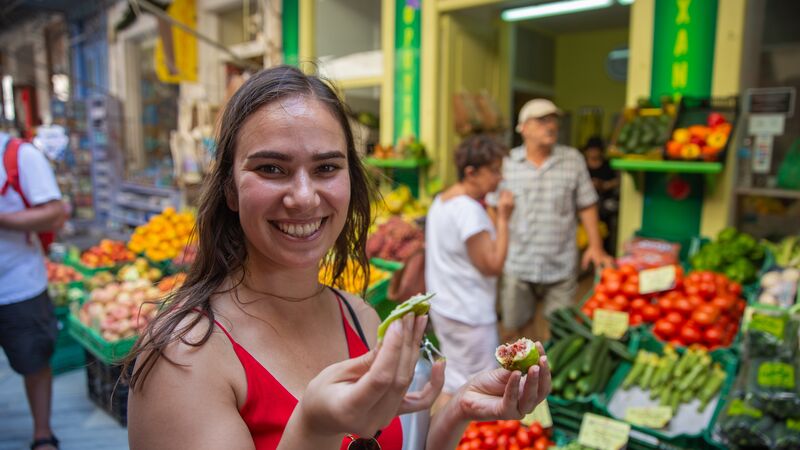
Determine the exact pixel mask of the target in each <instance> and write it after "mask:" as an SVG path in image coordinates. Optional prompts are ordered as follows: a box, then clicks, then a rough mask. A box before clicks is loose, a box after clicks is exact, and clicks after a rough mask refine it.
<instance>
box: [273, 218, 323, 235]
mask: <svg viewBox="0 0 800 450" xmlns="http://www.w3.org/2000/svg"><path fill="white" fill-rule="evenodd" d="M275 224H276V225H277V226H278V228H279V229H280V230H281V231H283V232H284V233H286V234H288V235H290V236H293V237H299V238H304V237H308V236H311V235H312V234H314V233H316V232H317V230H318V229H319V227H320V225H322V220H317V221H316V222H313V223H306V224H294V223H283V222H275Z"/></svg>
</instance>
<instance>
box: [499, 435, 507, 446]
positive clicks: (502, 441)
mask: <svg viewBox="0 0 800 450" xmlns="http://www.w3.org/2000/svg"><path fill="white" fill-rule="evenodd" d="M497 448H498V449H507V448H508V435H507V434H501V435H500V436H497Z"/></svg>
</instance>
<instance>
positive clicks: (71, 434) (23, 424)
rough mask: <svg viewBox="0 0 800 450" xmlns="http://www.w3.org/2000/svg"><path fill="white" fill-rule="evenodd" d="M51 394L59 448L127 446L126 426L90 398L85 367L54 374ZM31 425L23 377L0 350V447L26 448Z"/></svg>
mask: <svg viewBox="0 0 800 450" xmlns="http://www.w3.org/2000/svg"><path fill="white" fill-rule="evenodd" d="M53 394H54V398H53V420H52V424H53V428H54V430H55V433H56V436H58V438H59V439H60V440H61V448H62V449H64V450H94V449H98V450H99V449H109V450H116V449H127V448H128V432H127V429H126V428H124V427H122V426H120V425H119V424H118V423H117V422H116V421H115V420H114V419H113V418H111V416H109V415H108V414H106V413H105V412H104V411H103V410H101V409H99V408H97V407H96V406H95V405H94V404H93V403H92V402H91V401H90V400H89V397H88V396H87V393H86V370H85V369H79V370H74V371H72V372H68V373H65V374H61V375H58V376H56V378H55V380H54V383H53ZM32 426H33V425H32V422H31V419H30V414H29V412H28V404H27V401H26V400H25V390H24V386H23V384H22V378H21V377H20V376H19V375H17V374H16V373H14V372H13V371H12V370H11V367H9V365H8V360H7V359H6V357H5V354H4V353H3V352H2V351H0V450H23V449H27V448H28V446H29V444H30V437H31V429H32Z"/></svg>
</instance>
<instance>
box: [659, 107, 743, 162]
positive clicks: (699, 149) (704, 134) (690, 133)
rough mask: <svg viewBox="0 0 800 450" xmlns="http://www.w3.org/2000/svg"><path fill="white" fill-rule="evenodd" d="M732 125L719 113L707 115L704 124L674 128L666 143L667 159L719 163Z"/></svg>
mask: <svg viewBox="0 0 800 450" xmlns="http://www.w3.org/2000/svg"><path fill="white" fill-rule="evenodd" d="M732 129H733V125H732V124H731V123H730V122H728V121H727V120H726V119H725V116H723V115H722V114H720V113H717V112H712V113H710V114H708V117H707V118H706V123H705V124H697V125H691V126H688V127H685V128H676V129H675V130H673V132H672V136H671V138H670V140H669V141H668V142H667V146H666V150H667V152H666V153H667V157H668V158H669V159H679V160H687V161H697V160H701V161H719V160H720V159H721V158H720V155H721V154H722V151H723V150H724V149H725V146H726V145H727V144H728V138H729V137H730V134H731V130H732Z"/></svg>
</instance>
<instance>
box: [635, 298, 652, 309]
mask: <svg viewBox="0 0 800 450" xmlns="http://www.w3.org/2000/svg"><path fill="white" fill-rule="evenodd" d="M647 305H648V303H647V300H645V299H643V298H642V297H636V298H634V299H633V300H631V311H641V310H642V309H643V308H644V307H645V306H647Z"/></svg>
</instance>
